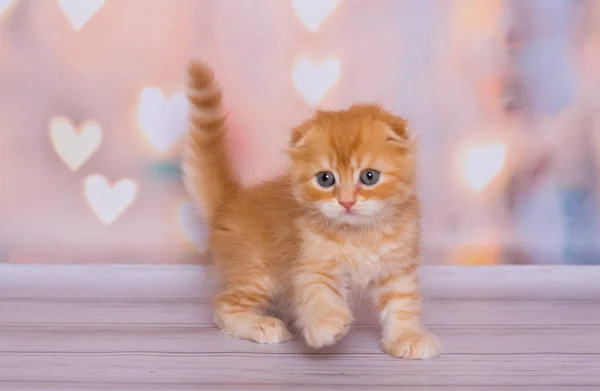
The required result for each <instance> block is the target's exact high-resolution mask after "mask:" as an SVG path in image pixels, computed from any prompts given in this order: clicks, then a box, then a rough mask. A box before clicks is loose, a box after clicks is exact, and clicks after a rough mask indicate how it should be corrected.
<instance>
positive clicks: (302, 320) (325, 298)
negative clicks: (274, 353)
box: [294, 262, 352, 348]
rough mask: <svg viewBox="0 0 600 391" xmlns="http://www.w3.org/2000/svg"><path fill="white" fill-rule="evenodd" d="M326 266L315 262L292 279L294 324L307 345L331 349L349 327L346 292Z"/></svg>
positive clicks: (349, 318)
mask: <svg viewBox="0 0 600 391" xmlns="http://www.w3.org/2000/svg"><path fill="white" fill-rule="evenodd" d="M330 265H331V264H330V263H321V262H316V263H313V264H311V265H310V266H305V267H304V268H303V269H302V270H300V271H299V272H298V273H297V275H296V276H295V280H294V288H295V292H294V293H295V297H294V298H295V311H296V321H297V324H298V326H299V328H300V329H301V330H302V334H303V336H304V339H305V340H306V343H307V344H308V346H310V347H313V348H322V347H325V346H331V345H333V344H334V343H336V342H337V341H338V340H339V339H340V338H342V337H343V336H344V335H345V334H346V333H347V332H348V329H349V327H350V323H351V322H352V314H351V312H350V309H349V308H348V303H347V300H346V299H347V290H346V288H345V287H344V286H343V285H342V284H341V283H340V281H339V278H338V276H336V275H335V274H334V273H333V271H332V270H331V266H330Z"/></svg>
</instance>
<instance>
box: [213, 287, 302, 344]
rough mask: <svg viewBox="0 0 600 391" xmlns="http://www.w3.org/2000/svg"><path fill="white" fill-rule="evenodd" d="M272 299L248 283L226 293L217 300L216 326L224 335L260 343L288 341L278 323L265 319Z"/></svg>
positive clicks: (283, 328) (263, 289) (268, 318)
mask: <svg viewBox="0 0 600 391" xmlns="http://www.w3.org/2000/svg"><path fill="white" fill-rule="evenodd" d="M270 304H271V297H270V295H269V293H268V290H267V289H265V287H264V286H262V285H261V284H260V283H257V282H255V283H248V284H246V285H243V284H242V285H238V286H235V288H233V289H228V290H225V291H223V292H221V294H220V295H219V296H218V297H217V300H216V303H215V324H216V325H217V327H219V328H220V329H222V330H223V331H224V332H226V333H227V334H230V335H232V336H234V337H237V338H241V339H248V340H251V341H255V342H259V343H268V344H274V343H279V342H284V341H287V340H288V339H290V337H291V334H290V332H289V331H288V329H287V327H286V325H285V324H284V323H283V321H281V320H280V319H277V318H275V317H272V316H266V315H264V314H265V311H266V310H268V309H269V308H270Z"/></svg>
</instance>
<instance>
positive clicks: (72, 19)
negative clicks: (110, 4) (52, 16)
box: [58, 0, 106, 31]
mask: <svg viewBox="0 0 600 391" xmlns="http://www.w3.org/2000/svg"><path fill="white" fill-rule="evenodd" d="M104 3H106V0H58V5H59V7H60V9H61V10H62V12H63V14H64V15H65V16H66V17H67V19H68V20H69V23H71V26H73V29H75V31H79V30H80V29H81V28H82V27H83V26H85V24H86V23H87V22H88V21H89V20H90V19H91V18H92V16H94V15H95V14H96V12H98V11H100V8H102V7H103V6H104Z"/></svg>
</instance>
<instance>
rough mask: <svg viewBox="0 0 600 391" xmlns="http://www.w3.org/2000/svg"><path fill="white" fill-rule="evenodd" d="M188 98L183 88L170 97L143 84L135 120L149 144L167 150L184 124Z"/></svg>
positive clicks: (163, 150)
mask: <svg viewBox="0 0 600 391" xmlns="http://www.w3.org/2000/svg"><path fill="white" fill-rule="evenodd" d="M187 115H188V102H187V97H186V96H185V94H184V92H183V91H177V92H176V93H174V94H173V95H171V97H166V96H165V94H164V93H163V92H162V91H161V90H160V89H159V88H155V87H147V88H144V89H143V90H142V91H141V93H140V96H139V101H138V109H137V120H138V126H139V128H140V131H141V132H142V133H143V134H144V136H145V137H146V140H148V142H149V143H150V145H151V146H152V148H154V149H155V150H157V151H158V152H165V151H167V150H168V149H169V148H170V147H171V146H172V145H173V144H175V142H176V141H177V140H179V138H180V137H181V136H182V135H183V133H184V132H185V130H186V127H187Z"/></svg>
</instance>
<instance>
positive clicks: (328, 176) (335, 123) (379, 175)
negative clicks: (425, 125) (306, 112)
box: [289, 105, 416, 225]
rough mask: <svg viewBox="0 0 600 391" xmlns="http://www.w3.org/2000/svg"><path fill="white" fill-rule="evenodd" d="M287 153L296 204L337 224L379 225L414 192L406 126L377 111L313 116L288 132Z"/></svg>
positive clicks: (353, 109) (375, 108) (358, 108)
mask: <svg viewBox="0 0 600 391" xmlns="http://www.w3.org/2000/svg"><path fill="white" fill-rule="evenodd" d="M289 151H290V155H291V158H292V179H293V186H294V194H295V196H296V198H297V199H298V200H299V201H300V202H301V203H303V204H304V205H307V206H309V207H310V208H311V209H312V210H313V211H318V214H319V215H321V216H325V217H327V218H329V219H330V220H333V221H335V222H338V223H344V224H351V225H361V224H365V223H368V222H377V221H381V219H382V218H385V217H386V216H391V215H393V212H394V211H395V210H397V208H398V207H399V206H400V205H402V203H403V202H404V201H405V200H406V199H407V197H408V196H410V195H411V194H412V193H413V192H414V187H415V158H416V157H415V142H414V140H413V138H412V136H411V135H410V134H409V132H408V128H407V125H406V121H405V120H403V119H402V118H399V117H397V116H394V115H393V114H391V113H389V112H387V111H385V110H384V109H382V108H381V107H379V106H376V105H357V106H352V107H351V108H350V109H348V110H343V111H319V112H317V114H316V115H315V116H314V118H312V119H311V120H308V121H306V122H305V123H303V124H301V125H300V126H298V127H297V128H295V129H294V130H293V131H292V137H291V142H290V148H289Z"/></svg>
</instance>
